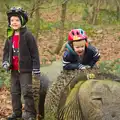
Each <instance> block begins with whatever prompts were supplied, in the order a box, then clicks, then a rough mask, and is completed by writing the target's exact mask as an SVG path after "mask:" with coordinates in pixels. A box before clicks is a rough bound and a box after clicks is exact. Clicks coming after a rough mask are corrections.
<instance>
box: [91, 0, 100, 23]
mask: <svg viewBox="0 0 120 120" xmlns="http://www.w3.org/2000/svg"><path fill="white" fill-rule="evenodd" d="M100 5H101V0H98V1H97V3H96V5H95V6H94V13H93V20H92V24H93V25H94V24H96V22H97V17H98V14H99V10H100Z"/></svg>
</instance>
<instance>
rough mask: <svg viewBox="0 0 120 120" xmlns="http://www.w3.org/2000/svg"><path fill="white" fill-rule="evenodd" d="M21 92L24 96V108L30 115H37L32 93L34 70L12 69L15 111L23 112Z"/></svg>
mask: <svg viewBox="0 0 120 120" xmlns="http://www.w3.org/2000/svg"><path fill="white" fill-rule="evenodd" d="M21 93H22V95H23V98H24V104H25V106H24V110H25V112H27V113H29V117H31V116H32V117H36V110H35V105H34V99H33V93H32V72H31V73H19V72H18V71H11V96H12V107H13V112H14V113H20V114H21V113H22V103H21Z"/></svg>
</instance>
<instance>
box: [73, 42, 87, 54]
mask: <svg viewBox="0 0 120 120" xmlns="http://www.w3.org/2000/svg"><path fill="white" fill-rule="evenodd" d="M85 43H86V41H85V40H82V41H78V42H73V48H74V51H75V52H76V53H77V55H78V56H82V55H83V54H84V51H85Z"/></svg>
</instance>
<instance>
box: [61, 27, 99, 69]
mask: <svg viewBox="0 0 120 120" xmlns="http://www.w3.org/2000/svg"><path fill="white" fill-rule="evenodd" d="M99 58H100V53H99V52H98V49H97V48H95V47H93V46H91V45H90V44H88V41H87V36H86V33H85V31H84V30H82V29H73V30H71V31H70V32H69V35H68V43H67V44H66V50H65V52H64V55H63V69H64V70H75V69H79V70H83V69H86V68H92V67H93V66H94V65H95V63H96V62H97V61H98V60H99Z"/></svg>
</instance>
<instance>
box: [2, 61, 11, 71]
mask: <svg viewBox="0 0 120 120" xmlns="http://www.w3.org/2000/svg"><path fill="white" fill-rule="evenodd" d="M2 67H3V68H4V69H5V70H6V71H8V70H9V67H10V64H9V63H8V62H7V61H5V62H4V63H3V64H2Z"/></svg>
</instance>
